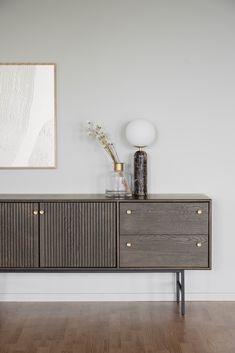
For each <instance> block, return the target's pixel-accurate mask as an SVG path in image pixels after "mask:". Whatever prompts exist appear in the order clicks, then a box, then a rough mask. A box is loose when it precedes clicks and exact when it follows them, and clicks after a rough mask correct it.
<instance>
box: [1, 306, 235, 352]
mask: <svg viewBox="0 0 235 353" xmlns="http://www.w3.org/2000/svg"><path fill="white" fill-rule="evenodd" d="M0 352H1V353H13V352H14V353H235V302H232V303H231V302H224V303H222V302H191V303H187V313H186V316H185V317H184V318H183V317H181V316H180V315H179V314H178V311H177V305H176V303H170V302H105V303H104V302H102V303H78V302H77V303H71V302H70V303H0Z"/></svg>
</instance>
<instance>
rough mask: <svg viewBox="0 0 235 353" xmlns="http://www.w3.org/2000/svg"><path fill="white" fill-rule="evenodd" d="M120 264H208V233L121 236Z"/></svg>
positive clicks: (189, 265)
mask: <svg viewBox="0 0 235 353" xmlns="http://www.w3.org/2000/svg"><path fill="white" fill-rule="evenodd" d="M120 267H127V268H141V267H142V268H208V267H209V261H208V236H207V235H137V236H121V237H120Z"/></svg>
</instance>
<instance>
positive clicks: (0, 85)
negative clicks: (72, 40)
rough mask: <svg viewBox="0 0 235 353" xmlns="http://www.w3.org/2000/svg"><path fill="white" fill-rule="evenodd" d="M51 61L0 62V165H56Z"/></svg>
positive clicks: (24, 166)
mask: <svg viewBox="0 0 235 353" xmlns="http://www.w3.org/2000/svg"><path fill="white" fill-rule="evenodd" d="M55 74H56V66H55V64H31V63H29V64H28V63H20V64H0V168H7V169H9V168H56V102H55V96H56V87H55Z"/></svg>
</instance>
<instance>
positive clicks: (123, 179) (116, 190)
mask: <svg viewBox="0 0 235 353" xmlns="http://www.w3.org/2000/svg"><path fill="white" fill-rule="evenodd" d="M105 194H106V196H107V197H110V198H126V197H131V196H132V192H131V188H130V175H127V174H126V173H125V172H124V164H123V163H115V164H114V170H113V171H112V172H110V173H109V174H108V176H107V182H106V191H105Z"/></svg>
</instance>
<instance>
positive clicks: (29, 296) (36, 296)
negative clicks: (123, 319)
mask: <svg viewBox="0 0 235 353" xmlns="http://www.w3.org/2000/svg"><path fill="white" fill-rule="evenodd" d="M174 300H175V294H174V293H143V292H142V293H0V301H6V302H8V301H16V302H17V301H21V302H22V301H23V302H24V301H30V302H32V301H36V302H37V301H40V302H48V301H49V302H50V301H52V302H54V301H83V302H86V301H174ZM186 300H187V301H235V293H223V292H218V293H190V292H189V293H186Z"/></svg>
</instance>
